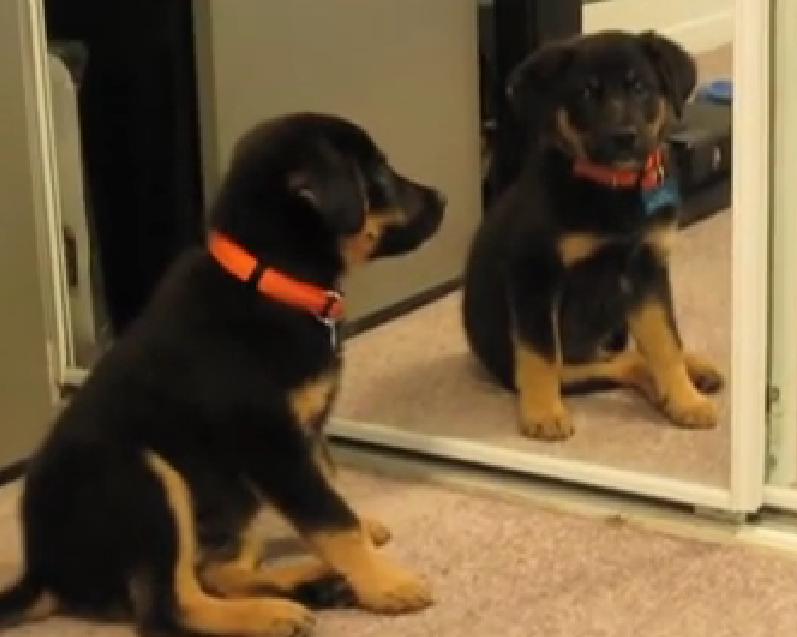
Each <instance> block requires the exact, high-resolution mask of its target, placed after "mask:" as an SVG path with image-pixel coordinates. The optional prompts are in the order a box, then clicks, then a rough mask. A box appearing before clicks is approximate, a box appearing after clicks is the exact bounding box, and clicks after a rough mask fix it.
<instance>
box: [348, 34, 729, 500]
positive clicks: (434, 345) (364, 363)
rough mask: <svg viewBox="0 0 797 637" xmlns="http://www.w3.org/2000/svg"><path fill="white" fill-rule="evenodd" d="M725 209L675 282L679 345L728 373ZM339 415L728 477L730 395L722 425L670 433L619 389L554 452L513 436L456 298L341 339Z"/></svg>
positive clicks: (684, 248)
mask: <svg viewBox="0 0 797 637" xmlns="http://www.w3.org/2000/svg"><path fill="white" fill-rule="evenodd" d="M731 59H732V55H731V48H730V47H723V48H721V49H718V50H716V51H713V52H710V53H707V54H705V55H701V56H700V58H699V60H698V66H699V70H700V75H701V79H702V80H706V79H710V78H713V77H717V76H722V75H723V74H726V75H727V74H728V73H729V72H730V65H731ZM731 233H732V223H731V212H730V211H724V212H722V213H719V214H717V215H715V216H713V217H711V218H709V219H707V220H705V221H703V222H700V223H698V224H696V225H694V226H691V227H689V228H688V229H686V230H684V231H682V232H681V236H680V238H679V241H678V242H676V248H675V251H674V254H673V256H672V259H671V262H672V278H673V289H674V295H675V302H676V306H677V313H678V319H679V324H680V328H681V334H682V335H683V338H684V341H685V343H686V345H687V347H688V348H689V349H691V350H694V351H696V352H699V353H702V354H706V355H708V356H709V357H711V358H712V359H713V360H714V361H715V362H716V363H717V364H718V365H719V366H720V368H721V369H722V370H723V371H724V372H725V373H726V375H728V374H729V372H730V337H731V313H730V312H731V237H732V234H731ZM346 349H347V351H346V371H345V375H344V383H343V391H342V393H341V396H340V400H339V402H338V406H337V410H336V414H337V415H338V416H340V417H342V418H345V419H350V420H355V421H363V422H367V423H376V424H383V425H390V426H395V427H398V428H401V429H405V430H410V431H413V432H419V433H426V434H431V435H435V436H451V437H456V438H465V439H468V440H474V441H479V442H483V443H486V444H489V445H498V446H501V447H507V448H511V449H516V450H522V451H528V452H530V453H540V454H547V455H553V456H560V457H566V458H572V459H577V460H585V461H590V462H595V463H598V464H604V465H609V466H612V467H618V468H623V469H633V470H640V471H644V472H647V473H655V474H660V475H667V476H673V477H678V478H681V479H684V480H688V481H695V482H700V483H704V484H710V485H716V486H726V485H727V484H728V481H729V479H730V464H729V462H730V461H729V453H730V413H729V395H730V394H729V389H730V388H729V387H728V388H726V390H725V391H724V392H723V393H721V394H720V395H719V397H718V401H719V405H720V423H719V426H718V427H717V428H716V429H714V430H711V431H689V430H684V429H678V428H677V427H675V426H673V425H672V424H670V423H669V421H667V420H666V419H665V418H664V417H662V416H661V415H659V414H658V413H657V412H656V411H654V410H653V409H652V408H651V407H650V406H649V405H648V404H647V403H646V402H645V401H644V400H643V399H642V398H641V397H639V396H637V395H634V394H632V393H630V392H628V391H614V392H605V393H601V394H593V395H591V396H585V397H575V398H570V399H568V400H567V405H568V406H569V408H570V409H571V411H572V414H573V416H574V419H575V423H576V435H575V436H574V437H573V438H571V439H570V440H568V441H566V442H562V443H547V442H537V441H533V440H529V439H527V438H523V437H521V436H520V435H519V434H518V433H517V430H516V427H515V411H514V409H515V407H514V400H513V396H512V395H510V394H509V393H507V392H504V391H502V390H501V389H499V388H497V387H496V386H495V385H494V384H493V383H492V382H491V381H490V380H489V379H487V378H485V377H484V375H483V374H482V372H481V370H480V369H479V368H478V367H477V366H476V365H475V364H474V362H473V360H472V357H471V356H470V354H469V353H468V348H467V344H466V342H465V339H464V336H463V333H462V327H461V323H460V316H459V294H458V293H455V294H452V295H450V296H449V297H447V298H445V299H443V300H441V301H438V302H436V303H434V304H431V305H429V306H426V307H424V308H422V309H420V310H418V311H416V312H414V313H412V314H409V315H406V316H403V317H401V318H399V319H396V320H394V321H391V322H389V323H386V324H384V325H383V326H380V327H379V328H377V329H374V330H372V331H370V332H367V333H365V334H363V335H361V336H359V337H357V338H355V339H352V340H351V341H349V342H348V343H347V345H346Z"/></svg>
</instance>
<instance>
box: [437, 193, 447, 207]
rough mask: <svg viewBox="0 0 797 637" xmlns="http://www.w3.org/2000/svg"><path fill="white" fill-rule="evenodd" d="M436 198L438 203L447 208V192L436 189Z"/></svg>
mask: <svg viewBox="0 0 797 637" xmlns="http://www.w3.org/2000/svg"><path fill="white" fill-rule="evenodd" d="M434 198H435V200H436V201H437V205H438V206H440V207H441V208H445V207H446V204H448V197H446V196H445V194H444V193H442V192H440V191H439V190H435V191H434Z"/></svg>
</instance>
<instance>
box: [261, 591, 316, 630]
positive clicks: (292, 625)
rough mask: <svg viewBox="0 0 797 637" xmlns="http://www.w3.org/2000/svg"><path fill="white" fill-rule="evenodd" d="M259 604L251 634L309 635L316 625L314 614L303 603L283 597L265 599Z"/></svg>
mask: <svg viewBox="0 0 797 637" xmlns="http://www.w3.org/2000/svg"><path fill="white" fill-rule="evenodd" d="M252 604H256V605H257V611H258V612H257V613H256V614H255V616H254V617H253V619H255V618H256V621H253V627H252V632H251V634H253V635H257V637H307V635H310V633H311V632H312V630H313V627H314V626H315V618H314V617H313V614H312V613H311V612H310V611H309V610H308V609H307V608H305V607H304V606H302V605H301V604H296V603H294V602H289V601H287V600H282V599H268V600H266V599H264V600H257V601H254V602H252Z"/></svg>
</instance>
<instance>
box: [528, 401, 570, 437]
mask: <svg viewBox="0 0 797 637" xmlns="http://www.w3.org/2000/svg"><path fill="white" fill-rule="evenodd" d="M520 432H521V433H522V434H524V435H526V436H528V437H529V438H538V439H540V440H565V439H566V438H569V437H570V436H572V435H573V433H575V427H574V426H573V419H572V418H571V417H570V414H569V413H567V410H566V409H565V407H564V405H563V404H562V403H561V402H559V403H558V404H554V405H551V407H550V408H549V409H540V408H530V407H528V406H524V405H523V404H521V406H520Z"/></svg>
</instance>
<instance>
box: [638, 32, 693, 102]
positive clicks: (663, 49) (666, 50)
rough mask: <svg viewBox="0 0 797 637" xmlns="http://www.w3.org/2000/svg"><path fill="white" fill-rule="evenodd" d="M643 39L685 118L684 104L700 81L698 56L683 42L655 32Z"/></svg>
mask: <svg viewBox="0 0 797 637" xmlns="http://www.w3.org/2000/svg"><path fill="white" fill-rule="evenodd" d="M639 41H640V43H641V45H642V50H643V51H644V52H645V55H647V57H648V58H649V59H650V61H651V62H652V63H653V67H654V68H655V69H656V73H657V74H658V76H659V81H660V82H661V86H662V88H663V89H664V94H665V95H666V97H667V99H668V100H669V101H670V104H672V107H673V110H674V111H675V114H676V116H677V117H681V113H682V112H683V108H684V104H686V100H687V99H689V96H690V95H691V94H692V91H693V90H694V88H695V84H696V83H697V68H696V67H695V61H694V59H693V58H692V56H691V55H689V54H688V53H687V52H686V51H685V50H684V49H683V48H682V47H681V46H680V45H678V44H676V43H675V42H673V41H672V40H670V39H668V38H664V37H662V36H660V35H657V34H656V33H654V32H653V31H646V32H644V33H642V34H640V35H639Z"/></svg>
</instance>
